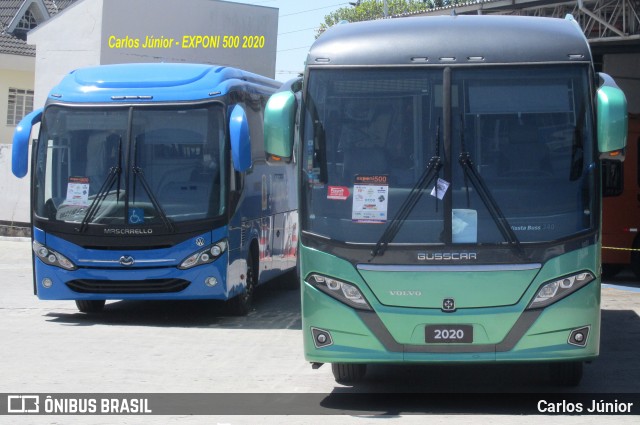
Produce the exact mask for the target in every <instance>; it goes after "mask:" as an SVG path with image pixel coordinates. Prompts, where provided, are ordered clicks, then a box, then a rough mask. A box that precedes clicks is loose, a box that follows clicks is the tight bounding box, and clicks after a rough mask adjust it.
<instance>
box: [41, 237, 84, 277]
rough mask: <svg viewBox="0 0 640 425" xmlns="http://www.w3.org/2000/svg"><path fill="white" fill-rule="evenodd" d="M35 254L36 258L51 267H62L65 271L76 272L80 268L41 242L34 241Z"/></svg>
mask: <svg viewBox="0 0 640 425" xmlns="http://www.w3.org/2000/svg"><path fill="white" fill-rule="evenodd" d="M33 252H35V253H36V256H37V257H38V258H39V259H40V260H41V261H42V262H43V263H45V264H48V265H50V266H56V267H60V268H62V269H65V270H75V269H77V268H78V267H76V265H75V264H73V263H72V262H71V260H69V259H68V258H67V257H65V256H64V255H62V254H60V253H59V252H57V251H54V250H53V249H51V248H49V247H47V246H45V245H43V244H41V243H40V242H37V241H33Z"/></svg>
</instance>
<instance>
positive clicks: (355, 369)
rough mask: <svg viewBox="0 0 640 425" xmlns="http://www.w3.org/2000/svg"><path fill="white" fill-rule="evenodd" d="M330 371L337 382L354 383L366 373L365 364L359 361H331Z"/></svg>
mask: <svg viewBox="0 0 640 425" xmlns="http://www.w3.org/2000/svg"><path fill="white" fill-rule="evenodd" d="M331 372H333V377H334V379H335V380H336V382H337V383H339V384H355V383H357V382H360V381H361V380H362V378H364V375H365V374H366V373H367V365H366V364H361V363H332V364H331Z"/></svg>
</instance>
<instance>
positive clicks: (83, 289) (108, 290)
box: [66, 279, 191, 294]
mask: <svg viewBox="0 0 640 425" xmlns="http://www.w3.org/2000/svg"><path fill="white" fill-rule="evenodd" d="M190 283H191V282H189V281H188V280H184V279H147V280H97V279H76V280H71V281H69V282H67V283H66V285H67V286H68V287H69V289H71V290H72V291H74V292H79V293H82V294H89V293H91V294H159V293H167V292H180V291H182V290H183V289H185V288H186V287H187V286H189V284H190Z"/></svg>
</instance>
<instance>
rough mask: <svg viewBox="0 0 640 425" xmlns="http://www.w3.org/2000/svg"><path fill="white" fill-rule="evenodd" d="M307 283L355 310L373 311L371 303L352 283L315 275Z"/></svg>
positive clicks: (309, 277) (308, 278)
mask: <svg viewBox="0 0 640 425" xmlns="http://www.w3.org/2000/svg"><path fill="white" fill-rule="evenodd" d="M306 282H307V283H308V284H310V285H311V286H313V287H314V288H317V289H319V290H320V291H322V292H324V293H325V294H327V295H329V296H330V297H333V298H335V299H337V300H338V301H341V302H343V303H345V304H347V305H349V306H351V307H353V308H357V309H360V310H372V308H371V306H369V303H368V302H367V300H366V299H365V298H364V295H362V292H360V289H358V287H357V286H355V285H353V284H351V283H347V282H343V281H341V280H338V279H334V278H331V277H327V276H322V275H319V274H315V273H314V274H311V275H309V276H308V277H307V279H306Z"/></svg>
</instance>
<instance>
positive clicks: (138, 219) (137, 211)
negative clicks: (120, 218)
mask: <svg viewBox="0 0 640 425" xmlns="http://www.w3.org/2000/svg"><path fill="white" fill-rule="evenodd" d="M143 223H144V209H143V208H129V224H143Z"/></svg>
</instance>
